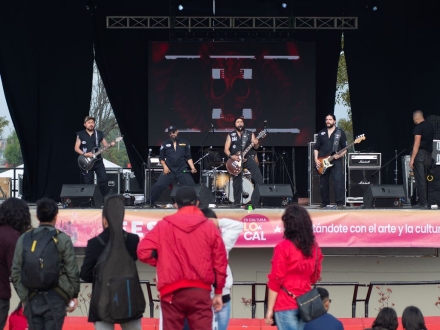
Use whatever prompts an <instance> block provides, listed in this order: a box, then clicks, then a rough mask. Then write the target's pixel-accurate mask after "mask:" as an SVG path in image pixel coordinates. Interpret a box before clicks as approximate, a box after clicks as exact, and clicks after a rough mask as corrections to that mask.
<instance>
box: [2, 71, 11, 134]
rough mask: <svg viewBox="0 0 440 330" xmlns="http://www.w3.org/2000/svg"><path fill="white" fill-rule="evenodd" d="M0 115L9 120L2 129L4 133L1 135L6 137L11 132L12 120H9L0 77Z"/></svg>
mask: <svg viewBox="0 0 440 330" xmlns="http://www.w3.org/2000/svg"><path fill="white" fill-rule="evenodd" d="M0 117H6V119H7V120H9V126H8V127H5V130H4V132H5V134H4V135H3V137H5V138H6V137H7V136H8V135H9V134H10V133H11V131H12V129H13V128H14V126H13V125H12V120H11V116H10V115H9V110H8V106H7V105H6V99H5V93H4V91H3V84H2V80H1V79H0Z"/></svg>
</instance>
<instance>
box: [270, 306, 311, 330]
mask: <svg viewBox="0 0 440 330" xmlns="http://www.w3.org/2000/svg"><path fill="white" fill-rule="evenodd" d="M274 315H275V321H276V323H277V327H278V330H303V329H304V326H305V323H304V322H303V321H302V320H301V317H300V316H299V311H298V310H297V309H289V310H287V311H280V312H275V313H274Z"/></svg>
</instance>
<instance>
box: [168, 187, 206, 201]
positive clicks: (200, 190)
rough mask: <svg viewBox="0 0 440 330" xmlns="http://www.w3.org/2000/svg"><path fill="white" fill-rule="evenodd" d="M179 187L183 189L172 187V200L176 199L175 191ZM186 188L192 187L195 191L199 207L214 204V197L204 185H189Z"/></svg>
mask: <svg viewBox="0 0 440 330" xmlns="http://www.w3.org/2000/svg"><path fill="white" fill-rule="evenodd" d="M180 187H184V185H180V184H177V185H174V186H173V190H172V191H171V195H170V196H171V198H172V199H173V200H174V199H175V198H176V193H177V190H179V188H180ZM187 187H192V188H194V190H195V191H196V194H197V198H198V199H199V201H200V206H208V205H209V204H214V195H213V194H212V192H211V191H210V190H209V189H208V187H206V186H205V185H191V186H187Z"/></svg>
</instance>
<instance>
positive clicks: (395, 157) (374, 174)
mask: <svg viewBox="0 0 440 330" xmlns="http://www.w3.org/2000/svg"><path fill="white" fill-rule="evenodd" d="M405 150H406V149H403V150H402V151H401V152H399V153H397V150H395V156H394V157H393V158H391V159H390V160H389V161H388V162H386V163H385V164H384V165H382V166H381V167H380V168H379V169H378V170H377V171H376V172H373V173H372V174H371V176H376V174H377V173H379V172H380V171H381V170H382V169H383V168H384V167H387V170H388V164H389V163H391V162H392V161H393V160H394V159H395V160H396V168H395V170H394V173H395V175H394V180H395V181H396V184H397V158H398V157H399V156H400V155H401V154H402V153H403V152H404V151H405Z"/></svg>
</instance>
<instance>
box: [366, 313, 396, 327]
mask: <svg viewBox="0 0 440 330" xmlns="http://www.w3.org/2000/svg"><path fill="white" fill-rule="evenodd" d="M398 326H399V321H398V319H397V314H396V311H395V310H394V309H392V308H391V307H384V308H382V309H381V310H380V311H379V313H378V314H377V317H376V319H375V320H374V321H373V324H372V325H371V328H368V329H366V330H396V329H397V327H398Z"/></svg>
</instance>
